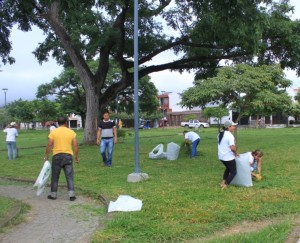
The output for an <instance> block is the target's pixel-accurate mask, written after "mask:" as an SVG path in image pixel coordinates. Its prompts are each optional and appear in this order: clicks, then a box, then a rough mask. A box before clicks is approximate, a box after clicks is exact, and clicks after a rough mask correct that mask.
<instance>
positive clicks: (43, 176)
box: [33, 160, 51, 196]
mask: <svg viewBox="0 0 300 243" xmlns="http://www.w3.org/2000/svg"><path fill="white" fill-rule="evenodd" d="M50 174H51V164H50V162H49V161H48V160H47V161H45V163H44V165H43V168H42V170H41V172H40V174H39V176H38V178H37V179H36V181H35V183H34V185H33V186H34V187H36V186H37V187H38V189H37V192H36V195H37V196H39V195H41V194H42V193H43V191H44V189H45V184H46V182H47V180H48V177H49V176H50Z"/></svg>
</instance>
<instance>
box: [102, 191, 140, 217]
mask: <svg viewBox="0 0 300 243" xmlns="http://www.w3.org/2000/svg"><path fill="white" fill-rule="evenodd" d="M142 205H143V203H142V200H139V199H135V198H133V197H131V196H128V195H120V196H119V197H118V199H117V201H115V202H112V201H110V202H109V205H108V212H109V213H110V212H114V211H122V212H131V211H140V210H141V209H142Z"/></svg>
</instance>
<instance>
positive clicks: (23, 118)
mask: <svg viewBox="0 0 300 243" xmlns="http://www.w3.org/2000/svg"><path fill="white" fill-rule="evenodd" d="M5 110H6V112H7V114H8V116H9V117H10V118H11V120H14V121H16V122H24V123H30V122H32V121H40V122H45V121H51V120H56V118H57V116H58V115H59V114H60V113H59V106H58V104H57V103H55V102H51V101H49V100H33V101H27V100H22V99H19V100H17V101H14V102H11V103H9V104H8V105H7V106H6V109H5Z"/></svg>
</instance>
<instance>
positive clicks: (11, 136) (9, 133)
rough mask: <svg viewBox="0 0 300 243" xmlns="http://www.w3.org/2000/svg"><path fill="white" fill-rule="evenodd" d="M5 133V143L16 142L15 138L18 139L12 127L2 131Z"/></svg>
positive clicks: (16, 131) (16, 132)
mask: <svg viewBox="0 0 300 243" xmlns="http://www.w3.org/2000/svg"><path fill="white" fill-rule="evenodd" d="M3 132H5V133H6V141H7V142H16V137H18V130H17V129H16V128H14V127H7V128H5V129H4V130H3Z"/></svg>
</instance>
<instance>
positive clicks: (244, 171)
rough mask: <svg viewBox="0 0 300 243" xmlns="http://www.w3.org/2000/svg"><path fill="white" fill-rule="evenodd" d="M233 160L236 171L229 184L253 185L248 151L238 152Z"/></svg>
mask: <svg viewBox="0 0 300 243" xmlns="http://www.w3.org/2000/svg"><path fill="white" fill-rule="evenodd" d="M235 161H236V172H237V173H236V175H235V177H234V178H233V180H232V181H231V183H230V185H235V186H245V187H250V186H253V183H252V177H251V167H250V164H249V155H248V153H244V154H240V155H239V156H237V157H235Z"/></svg>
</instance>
